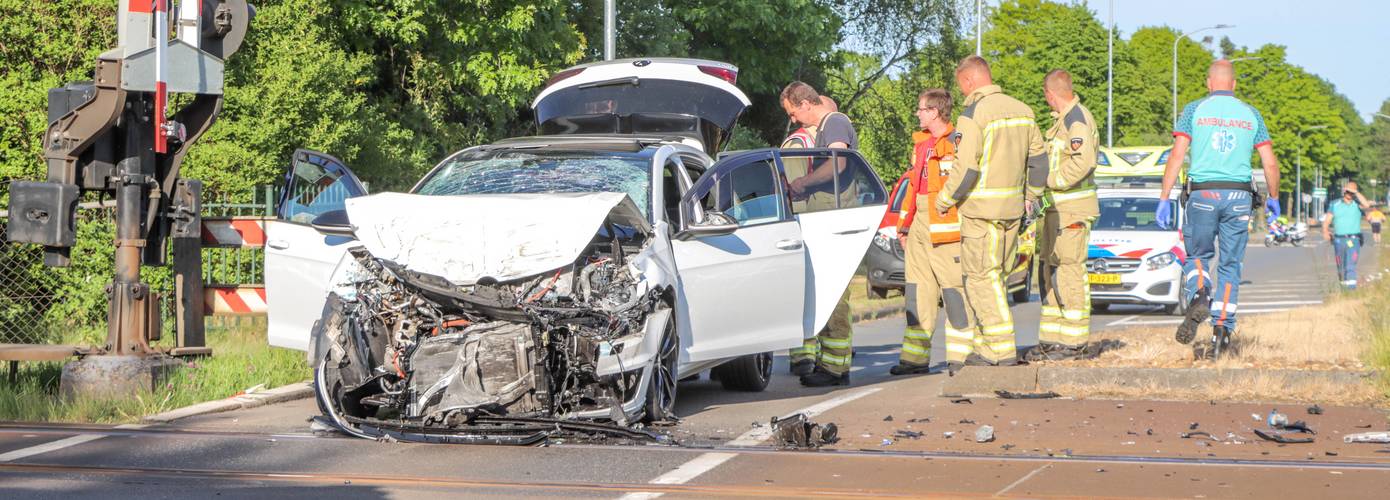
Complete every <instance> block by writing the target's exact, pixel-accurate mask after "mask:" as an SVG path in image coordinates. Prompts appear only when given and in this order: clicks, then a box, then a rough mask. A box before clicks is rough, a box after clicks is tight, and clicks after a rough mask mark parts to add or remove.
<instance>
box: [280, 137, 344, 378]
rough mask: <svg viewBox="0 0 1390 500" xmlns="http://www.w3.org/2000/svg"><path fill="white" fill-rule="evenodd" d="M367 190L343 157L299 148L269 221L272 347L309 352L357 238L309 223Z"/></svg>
mask: <svg viewBox="0 0 1390 500" xmlns="http://www.w3.org/2000/svg"><path fill="white" fill-rule="evenodd" d="M365 194H367V189H366V187H365V186H363V184H362V181H360V180H358V179H357V176H356V175H353V173H352V171H351V170H348V168H347V166H346V165H344V164H343V162H341V161H339V160H338V159H337V158H334V157H332V156H329V155H326V154H323V153H319V152H316V151H309V150H304V149H301V150H297V151H295V152H294V157H293V160H292V161H291V162H290V168H289V171H288V172H286V173H285V186H284V191H283V192H282V193H281V195H280V200H279V203H278V205H277V207H276V217H275V219H274V220H272V221H268V222H267V223H266V243H265V246H266V248H265V293H266V316H267V318H266V322H267V324H268V331H267V336H268V337H269V340H270V345H273V346H278V347H288V348H291V349H300V350H306V351H307V350H308V349H309V332H310V331H311V330H312V329H313V326H314V322H316V321H318V320H319V317H320V316H321V315H322V314H323V306H324V302H325V300H326V299H327V297H328V290H329V288H330V283H329V282H328V281H329V279H330V278H331V277H332V274H333V269H334V268H335V267H337V265H338V262H339V261H341V260H342V259H343V255H344V253H346V251H347V248H348V247H349V246H351V245H350V243H352V242H353V240H352V239H350V238H346V237H342V236H326V235H324V234H322V233H320V232H318V231H317V230H315V229H314V228H313V227H311V226H310V225H309V223H310V222H313V220H314V219H315V218H317V217H318V216H320V215H323V214H325V213H327V212H332V211H336V210H344V207H345V203H344V202H345V201H346V200H347V199H348V198H351V197H355V196H362V195H365Z"/></svg>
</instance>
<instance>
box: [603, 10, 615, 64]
mask: <svg viewBox="0 0 1390 500" xmlns="http://www.w3.org/2000/svg"><path fill="white" fill-rule="evenodd" d="M617 1H618V0H604V1H603V60H605V61H612V60H613V57H614V55H615V52H617V45H618V40H617V39H618V19H617V18H618V13H617V10H618V9H617V6H616V5H614V4H616V3H617Z"/></svg>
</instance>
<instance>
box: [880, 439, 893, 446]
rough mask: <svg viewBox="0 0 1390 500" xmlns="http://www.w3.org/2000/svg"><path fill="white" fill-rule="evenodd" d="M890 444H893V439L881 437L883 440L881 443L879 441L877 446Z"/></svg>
mask: <svg viewBox="0 0 1390 500" xmlns="http://www.w3.org/2000/svg"><path fill="white" fill-rule="evenodd" d="M891 444H893V440H892V439H888V438H883V442H882V443H879V444H878V445H879V446H888V445H891Z"/></svg>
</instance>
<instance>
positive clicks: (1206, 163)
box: [1154, 59, 1279, 358]
mask: <svg viewBox="0 0 1390 500" xmlns="http://www.w3.org/2000/svg"><path fill="white" fill-rule="evenodd" d="M1235 87H1236V79H1235V72H1234V70H1233V68H1232V67H1231V63H1230V61H1226V60H1224V59H1223V60H1219V61H1216V62H1213V63H1212V64H1211V67H1210V68H1209V69H1208V70H1207V89H1208V90H1210V91H1211V93H1210V94H1208V95H1207V97H1203V98H1201V99H1199V100H1197V101H1195V102H1192V103H1191V104H1188V105H1187V107H1185V108H1183V112H1182V116H1181V117H1180V118H1178V122H1177V123H1176V124H1175V129H1176V130H1174V131H1173V138H1174V139H1173V150H1172V152H1171V153H1170V154H1169V156H1168V165H1167V167H1166V168H1165V169H1164V171H1163V189H1162V192H1161V193H1159V198H1158V199H1159V200H1160V201H1159V203H1158V209H1157V210H1156V212H1155V214H1154V215H1155V218H1156V221H1157V222H1158V225H1159V227H1162V228H1165V229H1167V228H1170V227H1172V226H1173V202H1172V201H1169V200H1168V194H1169V193H1171V192H1172V190H1173V185H1174V184H1176V183H1177V180H1178V174H1179V173H1180V172H1181V171H1182V168H1183V160H1184V158H1186V157H1187V154H1188V152H1189V147H1190V148H1191V153H1192V165H1191V166H1190V167H1189V168H1188V171H1187V182H1188V185H1187V186H1186V187H1185V189H1184V190H1183V193H1184V197H1183V199H1184V201H1185V203H1186V204H1187V206H1186V213H1187V219H1186V222H1184V224H1183V227H1182V238H1183V244H1184V246H1185V247H1186V249H1187V261H1186V262H1184V263H1183V300H1186V301H1187V304H1188V306H1187V316H1186V317H1185V318H1183V322H1182V323H1181V324H1179V325H1178V329H1177V333H1176V335H1175V336H1176V338H1177V341H1178V342H1180V343H1183V344H1186V343H1189V342H1192V339H1193V338H1194V337H1196V334H1197V327H1198V326H1199V325H1201V324H1202V323H1203V322H1204V321H1206V320H1207V319H1208V318H1210V319H1211V323H1212V343H1211V344H1210V345H1209V346H1202V345H1196V346H1194V348H1193V353H1194V354H1195V355H1197V357H1199V358H1202V357H1208V358H1214V357H1216V356H1217V355H1219V353H1220V351H1221V350H1222V349H1224V348H1225V347H1226V346H1227V345H1228V344H1229V343H1230V337H1231V334H1232V332H1234V331H1235V327H1236V308H1237V307H1236V306H1237V303H1238V302H1237V301H1238V299H1239V297H1240V274H1241V273H1240V271H1241V262H1242V261H1243V260H1245V245H1246V243H1247V242H1248V240H1249V230H1248V224H1249V221H1250V215H1251V208H1252V207H1254V206H1258V205H1259V203H1258V202H1257V201H1256V198H1257V197H1258V196H1259V194H1260V193H1257V192H1256V188H1255V184H1254V182H1253V180H1252V176H1251V175H1250V156H1251V154H1252V153H1253V152H1259V155H1260V163H1261V164H1263V166H1264V173H1265V182H1266V183H1268V186H1269V197H1268V198H1267V200H1268V201H1266V202H1265V207H1266V209H1267V210H1268V211H1269V217H1270V218H1278V217H1279V162H1278V160H1277V159H1276V158H1275V157H1274V148H1273V146H1272V145H1271V143H1270V140H1269V130H1268V129H1266V128H1265V122H1264V118H1263V117H1261V116H1260V112H1259V110H1256V109H1255V108H1254V107H1253V106H1251V105H1249V104H1246V103H1245V102H1242V101H1241V100H1240V99H1237V98H1236V97H1235ZM1218 244H1219V245H1220V246H1221V251H1220V259H1221V261H1220V262H1219V263H1218V265H1217V270H1216V273H1217V279H1216V281H1212V279H1211V276H1210V275H1209V274H1208V270H1207V268H1208V266H1209V265H1210V264H1211V260H1212V257H1213V256H1215V255H1216V254H1217V251H1216V250H1217V245H1218Z"/></svg>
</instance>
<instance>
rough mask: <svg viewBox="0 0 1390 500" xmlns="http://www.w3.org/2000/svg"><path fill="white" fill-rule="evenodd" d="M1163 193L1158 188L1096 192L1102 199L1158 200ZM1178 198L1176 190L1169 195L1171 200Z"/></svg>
mask: <svg viewBox="0 0 1390 500" xmlns="http://www.w3.org/2000/svg"><path fill="white" fill-rule="evenodd" d="M1161 191H1162V189H1161V188H1156V187H1128V188H1100V189H1098V190H1096V196H1098V197H1100V198H1158V195H1159V193H1160V192H1161ZM1177 197H1178V192H1177V190H1176V189H1174V190H1173V191H1172V192H1170V193H1168V198H1169V199H1176V198H1177Z"/></svg>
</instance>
